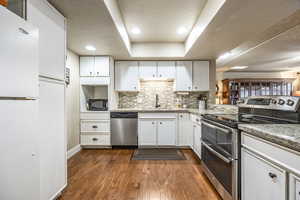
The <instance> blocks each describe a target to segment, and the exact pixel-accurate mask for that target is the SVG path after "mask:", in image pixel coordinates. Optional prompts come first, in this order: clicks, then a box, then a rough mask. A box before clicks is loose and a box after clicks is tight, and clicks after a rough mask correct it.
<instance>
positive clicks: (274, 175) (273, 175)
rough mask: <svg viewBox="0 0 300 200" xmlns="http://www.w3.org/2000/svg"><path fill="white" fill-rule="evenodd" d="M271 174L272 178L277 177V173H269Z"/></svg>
mask: <svg viewBox="0 0 300 200" xmlns="http://www.w3.org/2000/svg"><path fill="white" fill-rule="evenodd" d="M269 176H270V178H271V179H274V178H277V175H276V174H274V173H272V172H270V173H269Z"/></svg>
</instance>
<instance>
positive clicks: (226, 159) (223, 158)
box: [202, 141, 232, 163]
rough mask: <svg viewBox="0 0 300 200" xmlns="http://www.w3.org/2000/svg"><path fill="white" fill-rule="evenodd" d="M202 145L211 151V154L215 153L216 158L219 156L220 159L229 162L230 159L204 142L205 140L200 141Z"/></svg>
mask: <svg viewBox="0 0 300 200" xmlns="http://www.w3.org/2000/svg"><path fill="white" fill-rule="evenodd" d="M202 145H203V146H205V147H206V148H207V149H208V150H209V151H210V152H212V153H213V154H215V155H216V156H217V157H218V158H220V159H221V160H223V161H224V162H226V163H231V161H232V159H228V158H226V157H224V156H223V155H222V154H220V153H218V152H216V151H215V150H214V149H213V148H211V147H210V146H209V145H208V144H206V143H205V142H203V141H202Z"/></svg>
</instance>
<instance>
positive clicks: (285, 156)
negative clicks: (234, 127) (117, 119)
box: [241, 132, 300, 174]
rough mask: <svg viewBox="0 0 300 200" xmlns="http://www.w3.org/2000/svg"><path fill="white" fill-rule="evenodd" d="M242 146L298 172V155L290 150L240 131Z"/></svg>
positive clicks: (299, 171)
mask: <svg viewBox="0 0 300 200" xmlns="http://www.w3.org/2000/svg"><path fill="white" fill-rule="evenodd" d="M241 140H242V141H241V142H242V146H243V147H245V148H247V149H250V150H251V151H253V152H256V153H258V154H260V155H262V156H263V157H266V158H268V159H270V160H272V161H274V162H276V163H280V165H282V166H284V167H285V168H287V169H289V170H290V171H293V172H295V173H297V174H300V155H299V154H297V153H296V152H293V151H292V150H289V149H286V148H283V147H280V146H279V145H276V144H272V143H270V142H268V141H265V140H263V139H260V138H257V137H255V136H252V135H249V134H247V133H245V132H242V139H241Z"/></svg>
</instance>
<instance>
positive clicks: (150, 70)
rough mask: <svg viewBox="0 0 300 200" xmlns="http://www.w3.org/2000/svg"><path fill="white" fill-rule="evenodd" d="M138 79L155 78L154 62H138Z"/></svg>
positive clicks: (155, 65)
mask: <svg viewBox="0 0 300 200" xmlns="http://www.w3.org/2000/svg"><path fill="white" fill-rule="evenodd" d="M139 70H140V78H141V79H153V78H156V77H157V62H156V61H140V62H139Z"/></svg>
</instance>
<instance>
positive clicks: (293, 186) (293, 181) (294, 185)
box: [289, 174, 300, 200]
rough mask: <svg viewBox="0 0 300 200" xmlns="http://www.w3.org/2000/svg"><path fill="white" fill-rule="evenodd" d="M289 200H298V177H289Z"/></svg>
mask: <svg viewBox="0 0 300 200" xmlns="http://www.w3.org/2000/svg"><path fill="white" fill-rule="evenodd" d="M289 181H290V184H289V200H300V177H298V176H296V175H294V174H290V175H289Z"/></svg>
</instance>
